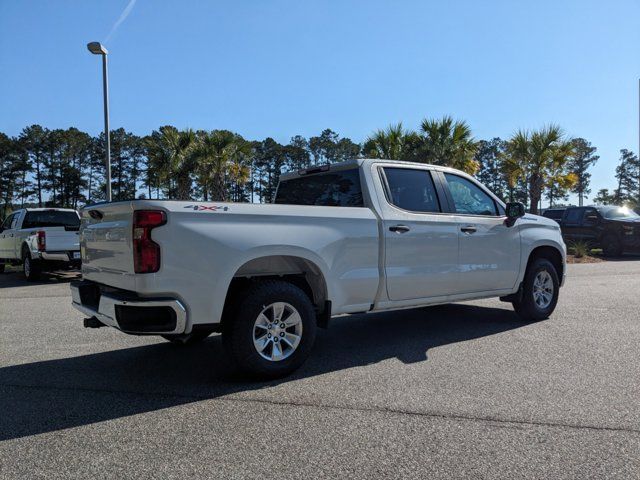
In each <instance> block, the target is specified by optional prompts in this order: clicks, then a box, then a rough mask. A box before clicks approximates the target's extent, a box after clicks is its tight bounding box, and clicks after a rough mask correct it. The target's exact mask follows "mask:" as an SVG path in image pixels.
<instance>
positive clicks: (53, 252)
mask: <svg viewBox="0 0 640 480" xmlns="http://www.w3.org/2000/svg"><path fill="white" fill-rule="evenodd" d="M79 230H80V216H79V215H78V212H76V211H75V210H71V209H66V208H25V209H22V210H17V211H15V212H13V213H12V214H11V215H9V216H8V217H7V218H5V219H4V222H2V226H0V272H3V271H4V268H5V265H22V271H23V272H24V276H25V277H26V278H27V280H29V281H33V280H37V279H38V277H39V276H40V273H41V272H42V271H43V270H53V269H57V268H61V267H62V268H65V267H76V268H79V267H80V243H79V241H78V231H79Z"/></svg>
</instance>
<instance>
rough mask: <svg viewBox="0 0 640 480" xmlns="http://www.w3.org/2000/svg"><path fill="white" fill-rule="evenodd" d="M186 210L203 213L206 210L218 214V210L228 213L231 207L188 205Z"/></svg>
mask: <svg viewBox="0 0 640 480" xmlns="http://www.w3.org/2000/svg"><path fill="white" fill-rule="evenodd" d="M184 208H190V209H191V210H194V211H197V212H202V211H204V210H208V211H211V212H217V211H218V210H222V211H223V212H226V211H227V210H229V207H221V206H220V205H186V206H185V207H184Z"/></svg>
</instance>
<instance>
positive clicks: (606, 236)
mask: <svg viewBox="0 0 640 480" xmlns="http://www.w3.org/2000/svg"><path fill="white" fill-rule="evenodd" d="M558 210H561V209H550V210H547V211H546V212H544V216H545V217H548V218H553V219H554V220H556V221H557V222H558V223H559V224H560V228H561V230H562V237H563V238H564V241H565V242H566V243H567V244H570V243H571V242H579V241H581V242H586V243H588V244H589V245H590V246H591V247H592V248H602V252H603V253H604V255H605V256H608V257H616V256H619V255H622V254H623V253H625V252H638V253H640V215H638V214H637V213H635V212H634V211H633V210H631V209H629V208H626V207H615V206H607V205H605V206H597V207H567V208H565V209H563V211H562V216H561V218H560V219H557V218H556V217H557V211H558ZM548 212H552V213H550V214H549V215H548V214H547V213H548Z"/></svg>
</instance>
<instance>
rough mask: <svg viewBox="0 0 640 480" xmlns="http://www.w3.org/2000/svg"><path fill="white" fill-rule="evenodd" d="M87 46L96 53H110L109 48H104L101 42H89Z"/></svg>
mask: <svg viewBox="0 0 640 480" xmlns="http://www.w3.org/2000/svg"><path fill="white" fill-rule="evenodd" d="M87 48H88V49H89V51H90V52H91V53H93V54H94V55H106V54H107V53H109V52H108V51H107V49H106V48H104V45H102V44H101V43H100V42H91V43H87Z"/></svg>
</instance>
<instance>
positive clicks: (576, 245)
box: [569, 240, 591, 258]
mask: <svg viewBox="0 0 640 480" xmlns="http://www.w3.org/2000/svg"><path fill="white" fill-rule="evenodd" d="M569 252H570V253H572V254H573V256H574V257H576V258H582V257H588V256H589V254H590V253H591V245H590V244H589V242H585V241H584V240H576V241H575V242H571V243H570V244H569Z"/></svg>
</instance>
